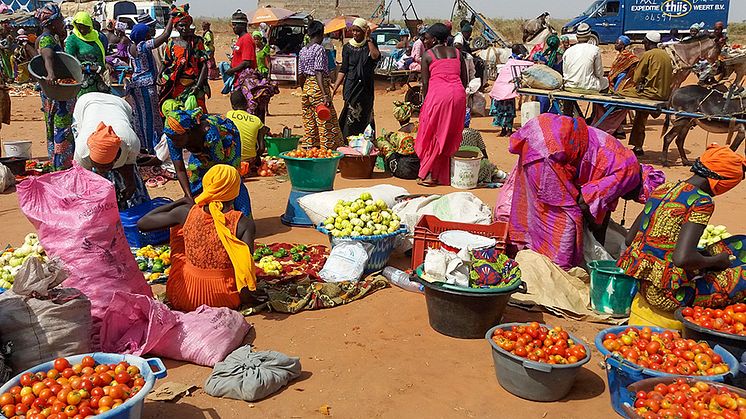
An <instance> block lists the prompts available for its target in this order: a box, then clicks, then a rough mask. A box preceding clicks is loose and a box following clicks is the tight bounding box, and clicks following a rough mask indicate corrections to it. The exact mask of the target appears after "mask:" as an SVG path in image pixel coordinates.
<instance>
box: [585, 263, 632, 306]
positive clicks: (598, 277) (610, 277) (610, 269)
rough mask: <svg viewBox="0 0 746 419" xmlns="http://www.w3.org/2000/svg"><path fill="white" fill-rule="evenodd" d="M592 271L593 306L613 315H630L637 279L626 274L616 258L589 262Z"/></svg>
mask: <svg viewBox="0 0 746 419" xmlns="http://www.w3.org/2000/svg"><path fill="white" fill-rule="evenodd" d="M588 268H589V269H590V271H591V286H590V297H591V308H593V310H595V311H596V312H598V313H602V314H609V315H612V316H622V317H627V316H629V312H630V308H631V307H632V299H633V298H634V297H635V294H637V280H636V279H635V278H632V277H630V276H627V275H624V273H623V271H622V269H621V268H619V267H618V266H616V261H615V260H595V261H592V262H589V263H588Z"/></svg>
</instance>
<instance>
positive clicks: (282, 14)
mask: <svg viewBox="0 0 746 419" xmlns="http://www.w3.org/2000/svg"><path fill="white" fill-rule="evenodd" d="M294 13H295V12H291V11H290V10H287V9H283V8H280V7H260V8H258V9H256V10H254V11H253V12H249V13H247V14H246V16H247V17H248V18H249V24H251V25H256V24H258V23H276V22H278V21H280V20H282V19H285V18H286V17H288V16H290V15H292V14H294Z"/></svg>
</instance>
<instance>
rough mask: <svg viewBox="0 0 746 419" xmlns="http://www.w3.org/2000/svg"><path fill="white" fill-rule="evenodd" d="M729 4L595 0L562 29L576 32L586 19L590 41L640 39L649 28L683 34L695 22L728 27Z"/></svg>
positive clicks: (717, 0) (722, 0) (694, 0)
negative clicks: (675, 30) (717, 23)
mask: <svg viewBox="0 0 746 419" xmlns="http://www.w3.org/2000/svg"><path fill="white" fill-rule="evenodd" d="M737 1H744V0H737ZM729 6H730V0H595V1H594V2H593V3H592V4H591V5H590V6H589V7H588V8H587V9H586V10H585V12H583V13H582V14H581V15H580V16H578V17H576V18H574V19H572V20H571V21H570V22H568V23H567V24H566V25H565V26H564V27H563V28H562V33H569V34H572V33H575V32H576V31H577V28H578V25H580V24H581V23H587V24H588V25H590V27H591V31H592V32H593V35H592V37H591V40H590V41H589V42H591V43H595V44H611V43H614V42H616V40H617V38H619V37H620V36H621V35H627V36H629V37H630V38H632V39H633V40H641V39H642V38H643V37H644V36H645V34H646V33H648V32H650V31H657V32H660V33H661V35H664V34H668V33H670V31H671V29H678V30H679V32H680V33H681V35H682V36H684V35H685V34H686V33H687V32H688V31H689V27H690V26H691V25H692V24H694V23H700V22H704V23H705V27H706V28H709V29H712V28H713V27H714V26H715V23H716V22H723V23H724V24H725V25H726V27H727V25H728V9H729Z"/></svg>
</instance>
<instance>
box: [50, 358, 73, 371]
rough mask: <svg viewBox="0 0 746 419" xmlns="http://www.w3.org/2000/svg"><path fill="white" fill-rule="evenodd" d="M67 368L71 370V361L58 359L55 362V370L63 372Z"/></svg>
mask: <svg viewBox="0 0 746 419" xmlns="http://www.w3.org/2000/svg"><path fill="white" fill-rule="evenodd" d="M67 368H70V361H68V360H67V359H65V358H57V359H55V360H54V369H56V370H57V371H59V372H62V371H64V370H66V369H67Z"/></svg>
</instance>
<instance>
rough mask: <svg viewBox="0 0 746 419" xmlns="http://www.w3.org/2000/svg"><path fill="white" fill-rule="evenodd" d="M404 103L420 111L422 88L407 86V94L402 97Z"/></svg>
mask: <svg viewBox="0 0 746 419" xmlns="http://www.w3.org/2000/svg"><path fill="white" fill-rule="evenodd" d="M404 101H405V102H409V103H411V104H412V106H413V107H414V108H415V109H420V107H421V106H422V87H421V86H409V89H408V90H407V93H406V94H405V95H404Z"/></svg>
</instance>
